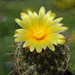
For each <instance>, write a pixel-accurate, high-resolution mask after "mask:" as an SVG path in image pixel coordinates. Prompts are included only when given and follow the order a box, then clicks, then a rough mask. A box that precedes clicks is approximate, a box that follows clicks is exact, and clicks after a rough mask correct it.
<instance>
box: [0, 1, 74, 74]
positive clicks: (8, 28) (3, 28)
mask: <svg viewBox="0 0 75 75" xmlns="http://www.w3.org/2000/svg"><path fill="white" fill-rule="evenodd" d="M41 6H44V7H45V8H46V11H48V10H52V11H53V12H54V13H56V14H57V17H64V19H63V21H62V22H63V23H64V25H65V26H67V27H69V30H67V31H66V32H65V34H67V38H68V43H69V45H70V49H71V60H70V64H69V70H70V71H71V72H73V73H74V74H75V46H74V45H75V42H74V41H75V0H0V75H7V74H8V73H9V72H10V71H11V70H12V68H13V65H11V64H10V63H9V64H8V63H7V62H8V61H13V55H7V54H6V53H10V52H14V48H12V47H9V46H11V45H12V44H13V43H14V37H13V35H14V33H15V30H16V29H18V28H20V27H19V26H18V25H17V24H16V22H15V18H20V13H21V12H27V10H31V11H36V12H37V13H38V11H39V8H40V7H41Z"/></svg>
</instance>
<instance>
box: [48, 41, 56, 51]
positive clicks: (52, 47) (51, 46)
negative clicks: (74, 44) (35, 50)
mask: <svg viewBox="0 0 75 75" xmlns="http://www.w3.org/2000/svg"><path fill="white" fill-rule="evenodd" d="M47 46H48V48H50V49H51V50H52V51H55V48H54V46H53V44H52V43H51V42H49V41H47Z"/></svg>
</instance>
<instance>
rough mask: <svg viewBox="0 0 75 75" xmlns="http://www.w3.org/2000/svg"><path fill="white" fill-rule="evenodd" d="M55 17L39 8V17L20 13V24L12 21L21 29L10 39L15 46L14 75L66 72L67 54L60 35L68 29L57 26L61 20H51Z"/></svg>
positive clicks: (33, 14) (31, 13)
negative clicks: (13, 41)
mask: <svg viewBox="0 0 75 75" xmlns="http://www.w3.org/2000/svg"><path fill="white" fill-rule="evenodd" d="M55 16H56V14H55V13H52V12H51V11H48V12H47V13H46V11H45V8H44V7H41V8H40V10H39V15H38V14H37V13H36V12H32V11H30V10H28V14H26V13H24V12H22V13H21V18H22V20H19V19H16V20H15V21H16V22H17V23H18V24H19V25H20V26H21V27H22V28H21V29H17V30H16V32H15V35H14V37H16V38H15V41H16V42H17V44H16V45H15V47H16V50H15V52H14V62H15V65H16V68H15V73H17V74H18V75H60V74H61V75H63V74H64V72H65V71H66V70H67V69H68V63H69V60H70V54H69V52H70V51H69V49H68V48H67V45H66V39H65V37H64V36H63V35H62V34H61V32H63V31H65V30H67V29H68V28H67V27H64V26H62V25H63V24H62V23H59V22H60V21H61V20H62V19H63V18H62V17H60V18H57V19H54V18H55ZM9 74H10V73H9Z"/></svg>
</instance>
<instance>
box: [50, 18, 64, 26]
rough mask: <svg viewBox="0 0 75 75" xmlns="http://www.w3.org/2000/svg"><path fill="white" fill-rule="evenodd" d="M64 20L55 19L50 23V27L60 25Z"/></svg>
mask: <svg viewBox="0 0 75 75" xmlns="http://www.w3.org/2000/svg"><path fill="white" fill-rule="evenodd" d="M62 19H63V18H62V17H60V18H57V19H55V20H54V21H53V22H51V23H50V26H53V25H55V24H57V23H59V22H60V21H61V20H62Z"/></svg>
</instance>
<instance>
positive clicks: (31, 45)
mask: <svg viewBox="0 0 75 75" xmlns="http://www.w3.org/2000/svg"><path fill="white" fill-rule="evenodd" d="M35 47H36V43H35V42H33V43H31V44H30V51H31V52H33V50H34V49H35Z"/></svg>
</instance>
